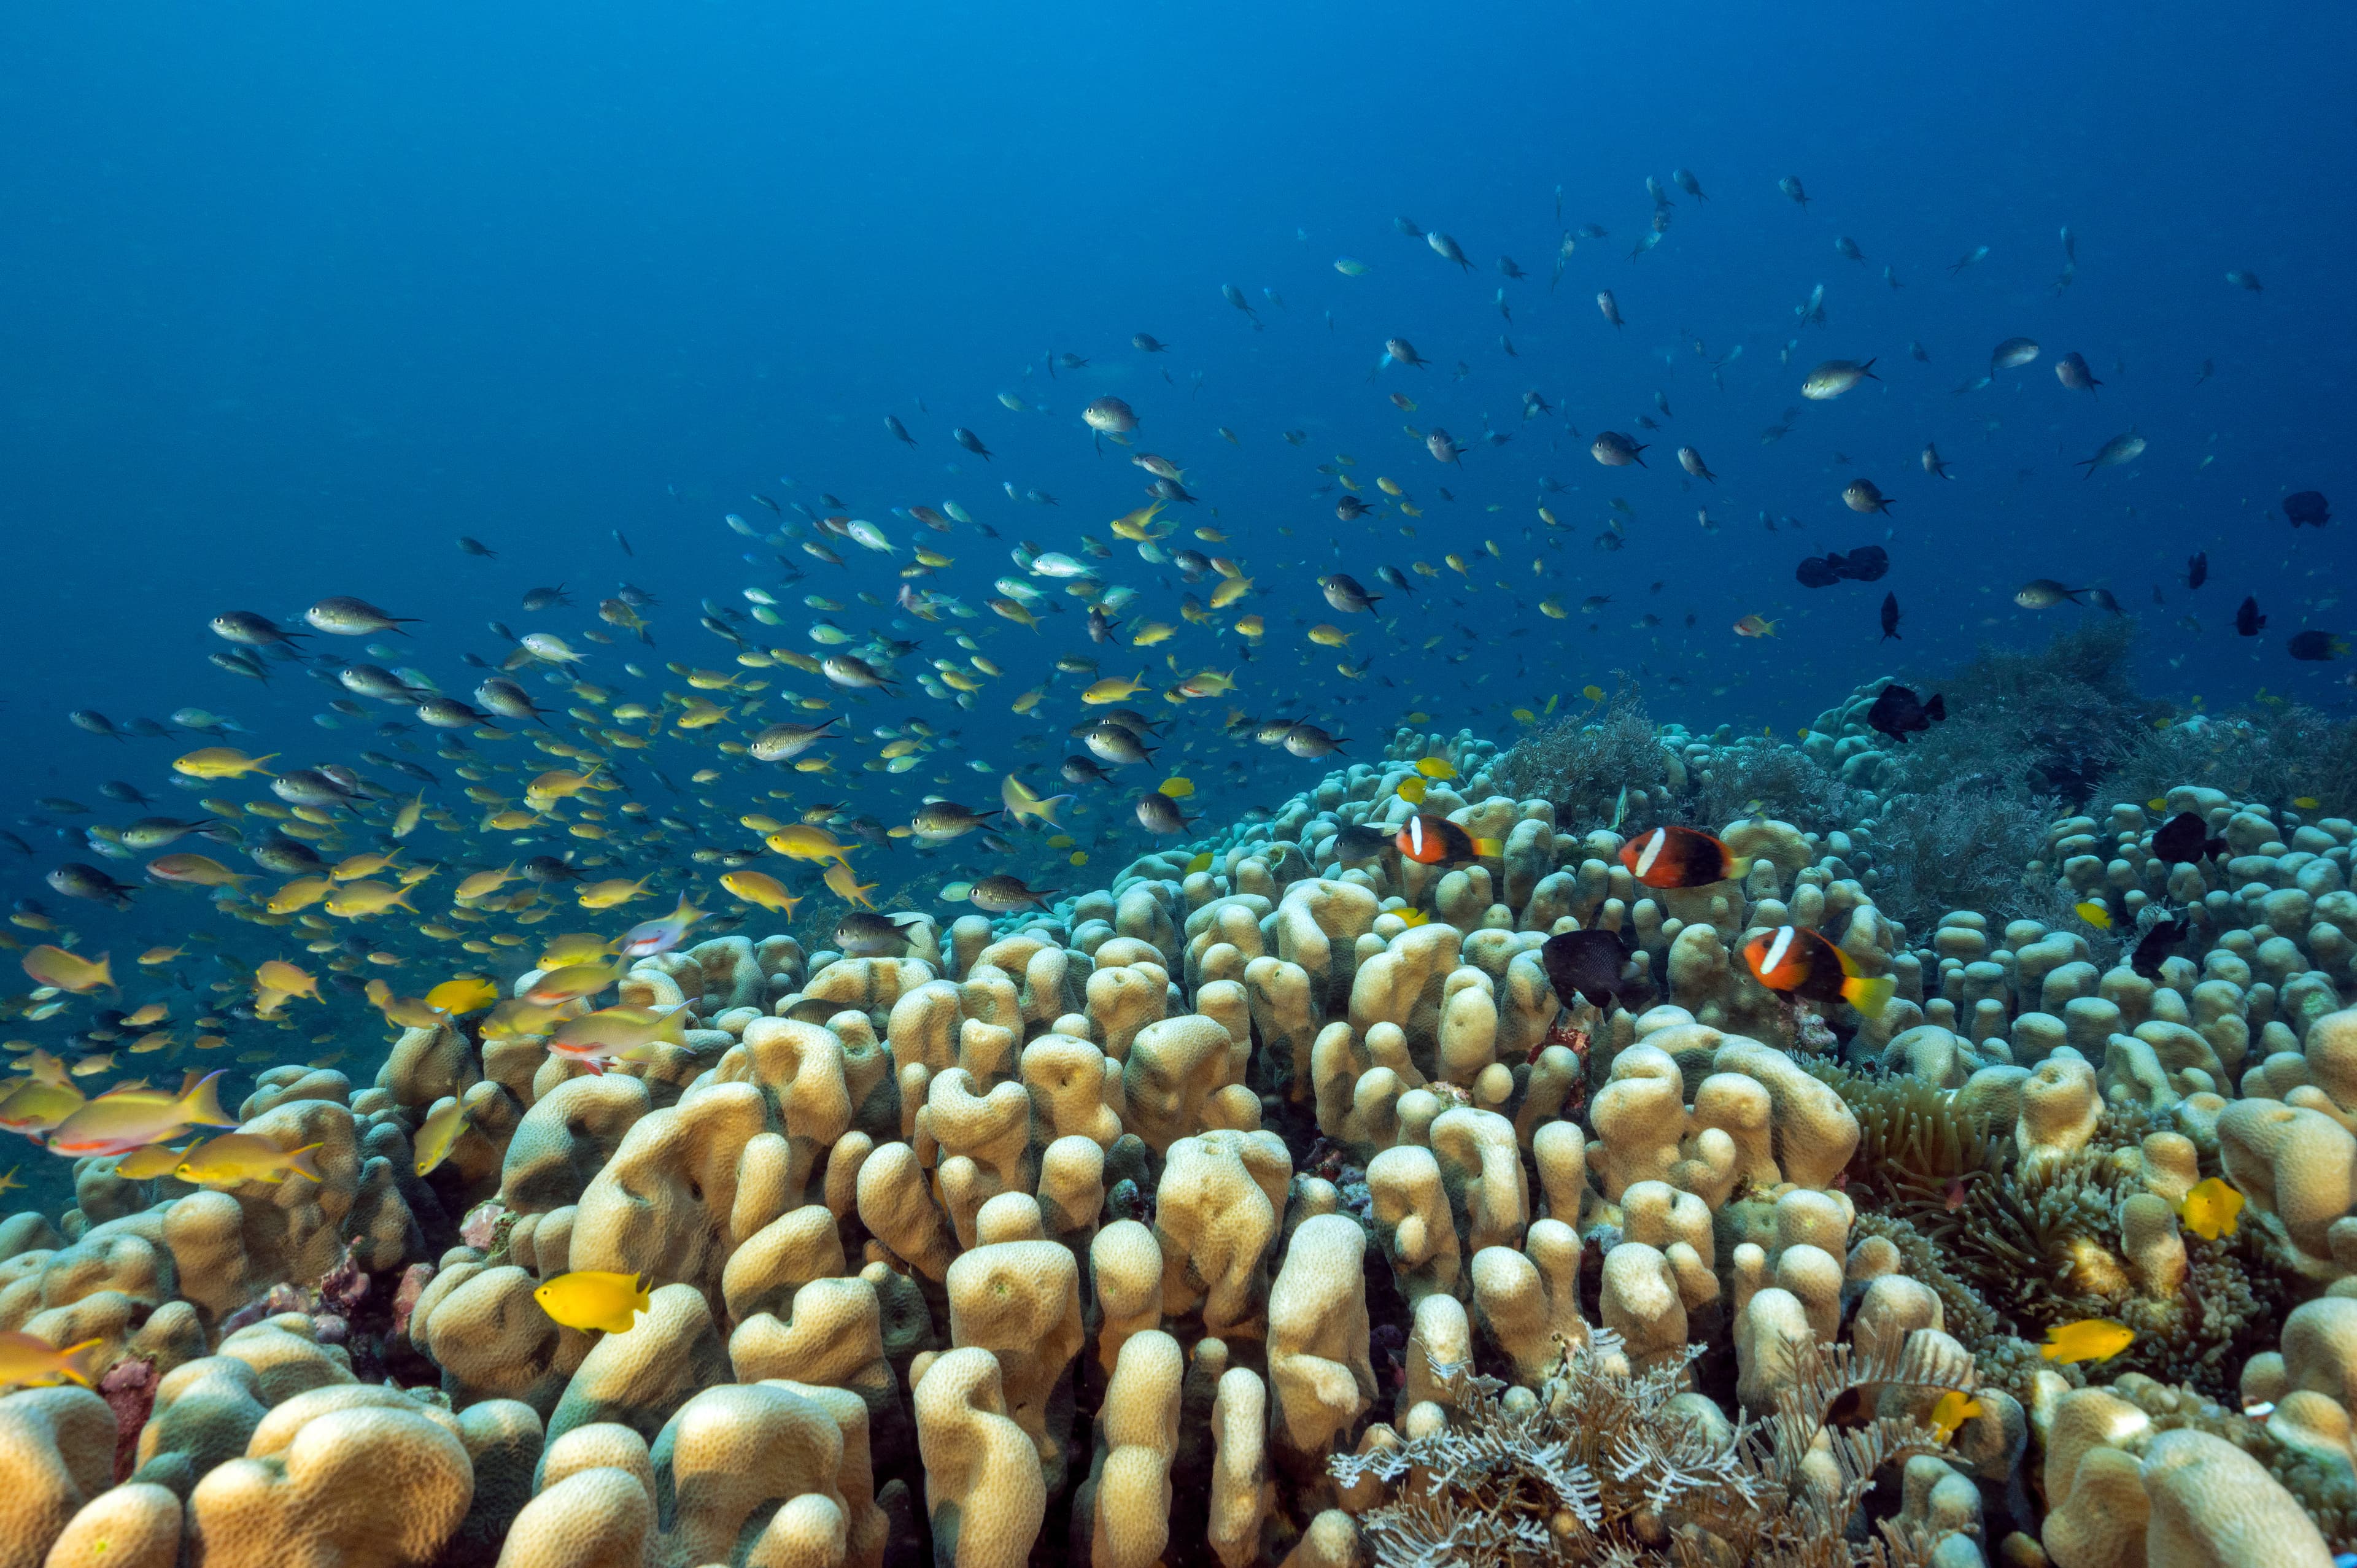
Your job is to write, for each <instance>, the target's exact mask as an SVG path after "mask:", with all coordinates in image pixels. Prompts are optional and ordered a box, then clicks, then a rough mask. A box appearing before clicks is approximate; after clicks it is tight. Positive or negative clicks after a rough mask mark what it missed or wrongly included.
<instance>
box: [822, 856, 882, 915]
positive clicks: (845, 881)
mask: <svg viewBox="0 0 2357 1568" xmlns="http://www.w3.org/2000/svg"><path fill="white" fill-rule="evenodd" d="M820 880H822V881H823V882H824V883H825V884H826V886H827V891H828V892H830V893H833V894H834V895H835V896H836V897H839V898H844V899H846V900H848V901H849V902H850V903H851V904H852V905H854V906H855V907H856V908H862V909H873V908H876V906H875V905H874V904H872V903H870V902H868V898H867V896H868V895H869V894H870V893H873V892H875V891H876V884H874V883H873V882H862V881H860V880H859V878H858V877H857V876H856V875H853V874H852V870H851V862H849V861H847V860H838V861H836V862H835V863H834V865H830V866H828V867H827V868H826V875H825V876H823V877H822V878H821V879H820Z"/></svg>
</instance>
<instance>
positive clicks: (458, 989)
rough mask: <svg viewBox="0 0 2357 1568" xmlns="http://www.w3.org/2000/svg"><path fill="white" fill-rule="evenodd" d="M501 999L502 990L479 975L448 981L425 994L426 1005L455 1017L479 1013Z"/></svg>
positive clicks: (461, 976) (462, 976)
mask: <svg viewBox="0 0 2357 1568" xmlns="http://www.w3.org/2000/svg"><path fill="white" fill-rule="evenodd" d="M499 999H500V988H499V986H498V985H497V984H495V983H493V982H491V981H490V980H487V979H485V978H484V977H483V976H481V975H479V974H470V975H460V976H459V977H458V978H457V979H456V980H446V981H444V982H443V983H441V984H439V985H437V986H436V987H435V988H434V989H433V990H431V991H429V992H427V993H425V1005H427V1006H428V1007H431V1008H433V1009H434V1010H435V1011H436V1012H437V1013H447V1014H449V1015H452V1016H453V1017H456V1016H458V1015H461V1014H466V1013H475V1012H479V1011H481V1010H482V1009H483V1008H486V1007H489V1006H490V1004H492V1003H494V1002H497V1001H498V1000H499Z"/></svg>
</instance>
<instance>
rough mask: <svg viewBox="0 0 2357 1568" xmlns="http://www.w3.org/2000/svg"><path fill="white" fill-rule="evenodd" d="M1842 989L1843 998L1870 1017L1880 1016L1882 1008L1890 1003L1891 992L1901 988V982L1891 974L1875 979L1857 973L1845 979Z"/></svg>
mask: <svg viewBox="0 0 2357 1568" xmlns="http://www.w3.org/2000/svg"><path fill="white" fill-rule="evenodd" d="M1841 989H1842V997H1843V999H1844V1000H1845V1001H1846V1002H1847V1003H1848V1004H1850V1005H1851V1006H1853V1007H1855V1008H1857V1010H1858V1011H1859V1012H1860V1013H1863V1014H1864V1015H1866V1016H1867V1017H1869V1018H1879V1017H1880V1016H1882V1010H1883V1009H1884V1008H1885V1007H1888V1006H1889V1005H1890V998H1891V994H1892V993H1894V992H1896V991H1897V990H1898V989H1899V983H1898V982H1897V981H1895V980H1892V979H1891V978H1890V977H1889V975H1878V976H1876V977H1875V978H1873V979H1867V977H1865V976H1863V975H1855V976H1852V977H1851V978H1849V979H1847V980H1845V981H1843V982H1842V988H1841Z"/></svg>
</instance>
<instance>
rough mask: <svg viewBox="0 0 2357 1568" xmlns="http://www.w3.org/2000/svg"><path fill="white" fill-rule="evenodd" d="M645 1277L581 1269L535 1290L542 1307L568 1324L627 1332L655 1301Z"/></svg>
mask: <svg viewBox="0 0 2357 1568" xmlns="http://www.w3.org/2000/svg"><path fill="white" fill-rule="evenodd" d="M643 1281H644V1276H643V1275H640V1274H617V1273H607V1272H606V1271H604V1270H602V1269H580V1270H576V1272H574V1273H569V1274H559V1275H557V1276H556V1277H555V1278H554V1279H553V1280H551V1281H549V1282H548V1283H546V1284H544V1285H543V1286H541V1287H540V1288H539V1289H538V1290H536V1291H534V1292H533V1293H532V1299H533V1300H534V1301H536V1302H538V1303H540V1310H541V1311H543V1312H544V1313H546V1314H548V1316H550V1317H552V1318H554V1320H555V1321H557V1322H558V1323H561V1324H563V1325H564V1326H565V1327H567V1328H597V1329H602V1330H604V1331H605V1332H606V1333H608V1334H627V1333H629V1332H630V1328H631V1326H633V1325H635V1324H636V1323H637V1322H638V1315H639V1314H640V1313H641V1312H644V1311H646V1310H647V1309H648V1307H649V1306H650V1305H651V1296H650V1294H649V1293H648V1291H647V1288H646V1285H645V1283H643Z"/></svg>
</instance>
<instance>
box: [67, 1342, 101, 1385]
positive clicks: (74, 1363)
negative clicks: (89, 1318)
mask: <svg viewBox="0 0 2357 1568" xmlns="http://www.w3.org/2000/svg"><path fill="white" fill-rule="evenodd" d="M105 1346H106V1341H105V1340H104V1339H85V1340H83V1341H82V1342H81V1344H79V1345H69V1346H67V1347H66V1348H64V1349H62V1350H60V1351H59V1352H58V1370H59V1372H61V1373H63V1374H64V1375H65V1376H67V1377H69V1378H71V1379H72V1380H74V1381H75V1382H78V1383H80V1384H81V1386H82V1387H83V1388H86V1389H94V1388H96V1387H97V1386H98V1359H99V1357H101V1356H102V1355H103V1354H105Z"/></svg>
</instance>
